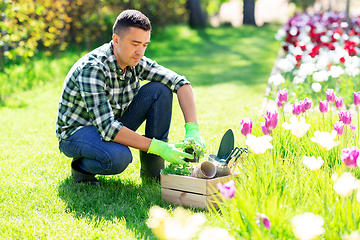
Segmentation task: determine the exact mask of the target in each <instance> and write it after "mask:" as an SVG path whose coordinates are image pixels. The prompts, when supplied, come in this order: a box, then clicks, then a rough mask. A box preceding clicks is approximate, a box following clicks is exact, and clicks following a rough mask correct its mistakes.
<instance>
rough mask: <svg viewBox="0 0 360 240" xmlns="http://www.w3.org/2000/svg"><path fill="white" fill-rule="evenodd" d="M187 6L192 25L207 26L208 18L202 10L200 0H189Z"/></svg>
mask: <svg viewBox="0 0 360 240" xmlns="http://www.w3.org/2000/svg"><path fill="white" fill-rule="evenodd" d="M186 8H187V9H189V11H190V19H189V20H190V26H191V27H194V28H198V27H201V28H202V27H205V26H206V18H205V16H204V13H203V11H202V10H201V5H200V1H199V0H187V2H186Z"/></svg>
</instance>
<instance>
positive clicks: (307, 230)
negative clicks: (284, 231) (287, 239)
mask: <svg viewBox="0 0 360 240" xmlns="http://www.w3.org/2000/svg"><path fill="white" fill-rule="evenodd" d="M291 225H292V229H293V232H294V235H295V237H296V238H297V239H301V240H311V239H317V238H318V236H320V235H321V234H324V233H325V229H324V228H323V225H324V219H323V218H322V217H321V216H319V215H315V214H313V213H310V212H306V213H303V214H299V215H296V216H295V217H293V218H292V219H291Z"/></svg>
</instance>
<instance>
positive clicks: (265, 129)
mask: <svg viewBox="0 0 360 240" xmlns="http://www.w3.org/2000/svg"><path fill="white" fill-rule="evenodd" d="M261 131H262V132H263V133H264V135H270V133H271V130H270V129H268V128H267V127H266V126H265V123H261Z"/></svg>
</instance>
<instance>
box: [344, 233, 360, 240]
mask: <svg viewBox="0 0 360 240" xmlns="http://www.w3.org/2000/svg"><path fill="white" fill-rule="evenodd" d="M341 239H342V240H360V233H359V231H353V232H352V233H350V234H343V235H342V236H341Z"/></svg>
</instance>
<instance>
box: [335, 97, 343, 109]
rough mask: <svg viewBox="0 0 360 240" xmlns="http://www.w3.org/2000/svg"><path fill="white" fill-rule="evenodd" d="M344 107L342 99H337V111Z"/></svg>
mask: <svg viewBox="0 0 360 240" xmlns="http://www.w3.org/2000/svg"><path fill="white" fill-rule="evenodd" d="M343 105H344V103H343V98H342V97H335V106H336V108H337V109H339V108H342V107H343Z"/></svg>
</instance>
